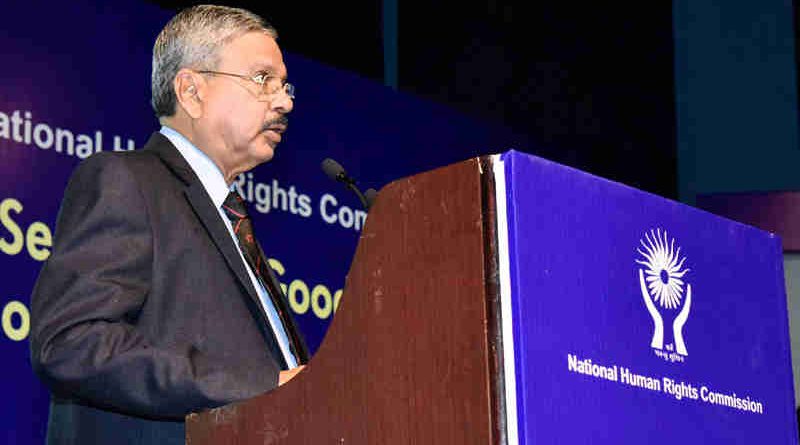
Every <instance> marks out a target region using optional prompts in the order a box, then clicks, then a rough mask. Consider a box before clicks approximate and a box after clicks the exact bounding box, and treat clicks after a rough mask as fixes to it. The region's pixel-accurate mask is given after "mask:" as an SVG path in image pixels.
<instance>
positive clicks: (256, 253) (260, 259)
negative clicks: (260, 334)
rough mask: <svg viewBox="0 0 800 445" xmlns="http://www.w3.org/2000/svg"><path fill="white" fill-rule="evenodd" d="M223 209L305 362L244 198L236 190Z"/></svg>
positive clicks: (299, 358)
mask: <svg viewBox="0 0 800 445" xmlns="http://www.w3.org/2000/svg"><path fill="white" fill-rule="evenodd" d="M222 209H223V210H224V211H225V214H226V215H227V216H228V219H229V220H230V221H231V225H232V226H233V233H234V234H235V235H236V238H237V239H238V240H239V247H241V249H242V253H244V258H245V260H247V263H248V264H249V265H250V268H251V269H252V270H253V273H254V274H255V275H256V277H257V278H258V280H259V281H260V282H261V285H262V286H264V289H265V290H266V291H267V294H268V295H269V298H270V300H272V304H273V305H274V306H275V310H276V311H277V312H278V316H279V317H280V319H281V323H283V328H284V329H285V330H286V334H287V337H288V338H289V347H290V349H291V351H292V354H294V356H295V359H296V360H297V362H298V364H303V363H305V362H306V361H307V359H308V358H307V357H306V354H305V349H304V348H303V347H302V346H301V345H302V344H303V343H302V339H301V337H300V333H299V331H298V330H297V326H296V325H295V324H294V320H292V319H291V318H290V317H291V315H290V314H289V308H288V306H287V304H286V298H285V297H284V296H283V292H282V291H281V289H280V287H278V286H276V285H275V282H274V281H273V280H272V279H271V278H270V272H269V270H268V269H267V268H268V267H269V264H268V263H267V261H266V257H265V256H264V252H263V251H262V250H261V247H260V246H259V245H258V242H256V239H255V235H254V233H253V223H252V222H251V221H250V217H249V216H248V215H247V207H246V206H245V202H244V199H242V197H241V196H239V194H238V193H237V192H230V193H229V194H228V197H227V198H225V202H224V203H223V204H222Z"/></svg>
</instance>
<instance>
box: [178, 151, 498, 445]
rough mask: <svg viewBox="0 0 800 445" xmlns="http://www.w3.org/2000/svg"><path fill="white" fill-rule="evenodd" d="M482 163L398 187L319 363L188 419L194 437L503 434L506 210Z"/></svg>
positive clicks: (407, 439)
mask: <svg viewBox="0 0 800 445" xmlns="http://www.w3.org/2000/svg"><path fill="white" fill-rule="evenodd" d="M482 162H483V163H484V164H486V163H487V161H486V160H483V161H482V160H480V159H477V158H476V159H472V160H469V161H465V162H462V163H459V164H455V165H452V166H449V167H445V168H441V169H438V170H433V171H431V172H427V173H424V174H421V175H417V176H413V177H411V178H407V179H403V180H399V181H396V182H393V183H391V184H389V185H387V186H386V187H385V188H384V189H383V190H382V191H381V192H380V194H379V196H378V199H377V201H376V203H375V205H374V207H373V209H372V210H371V212H370V216H369V218H368V220H367V223H366V226H365V227H364V229H363V231H362V235H361V239H360V242H359V245H358V249H357V252H356V255H355V259H354V261H353V265H352V267H351V270H350V273H349V274H348V277H347V280H346V286H345V292H344V296H343V297H342V300H341V303H340V306H339V309H338V311H337V312H336V315H335V317H334V320H333V322H332V324H331V327H330V329H329V330H328V333H327V335H326V337H325V340H324V341H323V344H322V346H321V347H320V349H319V350H318V351H317V353H316V354H315V355H314V357H313V358H312V359H311V361H310V363H309V364H308V366H307V368H306V369H305V370H304V371H303V372H302V373H300V374H299V375H298V376H297V377H296V378H295V379H294V380H292V381H291V382H289V383H288V384H286V385H284V386H282V387H279V388H277V389H275V390H273V391H271V392H269V393H266V394H263V395H261V396H258V397H255V398H253V399H250V400H247V401H243V402H239V403H235V404H232V405H229V406H226V407H222V408H218V409H214V410H211V411H207V412H203V413H199V414H193V415H190V416H188V417H187V443H188V444H191V445H206V444H209V445H210V444H223V443H224V444H230V445H239V444H309V445H311V444H313V445H319V444H459V445H463V444H494V443H501V442H502V441H503V438H502V437H501V433H500V431H501V430H502V428H501V422H500V421H499V420H498V418H499V417H501V416H499V412H500V411H501V410H502V397H501V392H502V384H500V383H499V382H498V379H497V377H496V376H497V369H498V367H499V366H500V364H499V361H498V359H497V348H498V347H499V340H498V335H497V331H496V326H497V320H496V318H497V312H496V311H495V308H496V305H497V300H496V295H495V289H494V288H495V284H494V283H495V272H494V270H495V260H494V258H495V255H494V252H488V250H492V249H493V246H494V241H493V240H494V236H493V235H494V230H493V225H494V219H493V208H494V207H493V197H491V196H490V195H491V187H492V184H491V180H490V179H489V175H488V173H489V172H486V171H485V170H486V168H487V167H488V164H486V165H483V168H482V165H481V163H482ZM484 172H485V173H487V174H483V173H484ZM332 260H333V259H332Z"/></svg>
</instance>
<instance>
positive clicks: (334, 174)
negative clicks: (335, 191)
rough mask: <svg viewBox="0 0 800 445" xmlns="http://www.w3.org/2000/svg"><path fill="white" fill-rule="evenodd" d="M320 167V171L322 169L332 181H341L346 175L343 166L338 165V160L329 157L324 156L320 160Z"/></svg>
mask: <svg viewBox="0 0 800 445" xmlns="http://www.w3.org/2000/svg"><path fill="white" fill-rule="evenodd" d="M321 167H322V171H324V172H325V174H326V175H328V177H329V178H331V179H333V180H334V181H341V180H343V179H344V178H345V177H346V176H347V174H346V173H345V171H344V167H342V166H341V165H339V163H338V162H336V161H334V160H333V159H331V158H325V159H324V160H323V161H322V164H321Z"/></svg>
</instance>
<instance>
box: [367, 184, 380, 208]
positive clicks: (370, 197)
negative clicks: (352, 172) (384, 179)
mask: <svg viewBox="0 0 800 445" xmlns="http://www.w3.org/2000/svg"><path fill="white" fill-rule="evenodd" d="M377 197H378V191H377V190H375V189H373V188H369V189H367V191H366V192H364V198H365V199H366V200H367V208H369V207H372V203H373V202H375V198H377Z"/></svg>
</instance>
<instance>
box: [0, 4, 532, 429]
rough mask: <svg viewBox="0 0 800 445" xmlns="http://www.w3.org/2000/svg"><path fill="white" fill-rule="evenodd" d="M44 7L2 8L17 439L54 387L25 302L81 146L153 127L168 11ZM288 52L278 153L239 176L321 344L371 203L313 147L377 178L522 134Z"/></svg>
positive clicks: (4, 245)
mask: <svg viewBox="0 0 800 445" xmlns="http://www.w3.org/2000/svg"><path fill="white" fill-rule="evenodd" d="M42 8H43V6H42V5H35V4H33V3H31V2H15V3H13V4H6V5H4V11H3V13H2V14H0V29H3V30H4V33H3V35H2V36H0V60H2V64H0V66H1V67H2V69H0V267H2V271H3V272H2V283H0V309H2V327H3V335H0V357H2V359H3V363H4V365H5V372H4V375H5V378H4V379H3V380H2V381H0V391H2V393H3V394H4V395H5V397H6V400H5V403H3V404H2V405H0V431H3V433H0V434H4V437H2V439H0V440H3V441H4V442H5V443H17V444H24V443H42V441H43V439H44V432H45V425H46V416H47V403H48V393H47V391H46V389H45V388H44V387H43V386H42V385H41V384H40V383H39V382H38V380H37V378H36V377H35V376H34V375H33V373H32V372H31V369H30V364H29V361H28V344H27V336H28V329H29V323H30V317H29V313H28V309H27V308H28V305H29V301H30V292H31V289H32V286H33V283H34V282H35V279H36V276H37V274H38V271H39V269H40V267H41V265H42V261H43V260H45V259H46V258H47V256H48V254H49V246H50V245H51V244H52V233H53V232H54V230H55V227H54V222H55V218H56V214H57V211H58V207H59V204H60V201H61V196H62V193H63V189H64V187H65V185H66V182H67V179H68V178H69V175H70V173H71V172H72V170H73V168H74V167H75V166H76V165H77V164H78V162H80V161H81V159H83V158H86V157H88V156H89V155H91V154H92V153H94V152H97V151H100V150H104V151H108V150H114V149H123V150H125V149H130V148H132V147H137V146H139V145H140V144H143V143H144V142H145V141H146V139H147V137H148V136H149V134H150V133H151V132H153V131H156V130H157V129H158V123H157V120H156V119H155V117H154V116H153V113H152V110H151V109H150V106H149V99H150V58H151V48H152V43H153V41H154V40H155V37H156V35H157V34H158V32H159V30H160V29H161V27H162V26H163V25H164V24H165V23H166V21H167V20H168V19H169V18H170V17H171V15H172V12H168V11H164V10H161V9H159V8H157V7H155V6H153V5H149V4H147V3H144V2H140V1H134V0H124V1H119V2H114V3H113V4H111V3H109V4H95V3H93V2H88V1H78V2H58V3H53V4H50V5H47V6H46V11H43V9H42ZM279 31H280V30H279ZM285 58H286V62H287V66H288V68H289V76H290V78H291V80H292V82H293V83H295V84H296V85H297V90H298V91H297V99H296V101H295V111H294V112H293V113H292V115H291V116H290V122H291V125H290V130H289V132H288V134H287V135H285V136H286V137H285V139H284V142H283V143H282V144H281V145H280V146H279V147H278V150H277V154H276V156H275V159H274V160H273V161H272V162H270V163H268V164H266V165H263V166H260V167H258V168H257V169H255V170H254V171H253V172H252V173H250V174H247V175H244V176H243V177H241V181H240V184H241V186H242V191H243V194H244V195H245V196H246V198H247V199H248V200H250V201H251V203H252V204H253V207H254V209H255V210H254V211H251V213H252V214H253V219H254V220H255V224H256V227H257V230H258V232H259V239H260V240H261V241H262V243H263V244H264V247H265V250H267V251H268V253H269V256H271V258H272V260H273V266H274V267H275V268H276V270H277V271H278V273H279V274H280V279H281V282H282V283H283V284H285V285H286V287H287V291H288V295H289V298H290V301H291V303H292V309H293V310H294V312H295V314H296V316H297V318H298V320H299V322H300V324H301V327H302V329H303V331H304V332H305V334H306V336H307V338H308V342H309V345H310V347H311V348H312V350H315V349H316V348H317V347H318V345H319V343H320V341H321V340H322V337H323V335H324V332H325V330H326V328H327V326H328V324H329V322H330V319H331V317H332V314H333V312H334V309H335V307H336V304H337V303H338V298H339V297H340V295H341V291H340V290H341V289H342V287H343V284H344V277H345V275H346V273H347V270H348V268H349V264H350V260H351V258H352V255H353V253H354V251H355V246H356V243H357V241H358V236H359V231H360V226H361V223H363V217H364V214H363V213H360V211H359V205H358V201H357V200H356V199H355V197H353V196H351V195H350V194H349V193H348V192H347V191H345V190H343V189H341V188H340V187H339V186H338V185H337V184H335V183H333V182H331V181H330V180H329V179H328V178H327V177H325V176H324V175H323V174H322V173H321V171H320V169H319V163H320V161H321V160H322V159H323V158H325V157H332V158H334V159H337V160H338V161H340V162H341V163H342V164H343V165H344V166H345V167H346V168H347V169H348V171H350V172H351V173H353V174H354V175H355V176H357V177H359V178H361V180H362V182H361V185H362V188H366V187H375V188H378V187H380V186H381V185H383V184H385V183H387V182H389V181H390V180H392V179H396V178H399V177H402V176H406V175H410V174H413V173H415V172H419V171H423V170H427V169H430V168H433V167H436V166H440V165H445V164H448V163H451V162H455V161H458V160H461V159H464V158H468V157H470V156H474V155H477V154H480V153H487V152H498V151H501V150H503V149H506V148H510V147H511V146H512V145H514V141H515V140H516V139H515V138H516V136H514V135H512V134H510V133H509V132H508V131H506V130H504V129H499V128H495V127H492V126H489V125H486V124H483V123H481V122H475V121H470V120H468V119H467V118H465V117H463V116H460V115H457V114H455V113H453V112H452V111H449V110H447V109H445V108H443V107H441V106H437V105H434V104H431V103H426V102H423V101H420V100H418V99H415V98H412V97H408V96H403V95H400V94H397V93H395V92H393V91H391V90H389V89H387V88H385V87H383V86H382V85H379V84H376V83H374V82H371V81H367V80H365V79H361V78H359V77H357V76H355V75H353V74H350V73H346V72H342V71H339V70H335V69H332V68H329V67H326V66H322V65H320V64H317V63H314V62H313V61H310V60H307V59H305V58H303V57H300V56H297V55H294V54H285ZM345 298H346V297H345Z"/></svg>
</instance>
